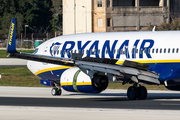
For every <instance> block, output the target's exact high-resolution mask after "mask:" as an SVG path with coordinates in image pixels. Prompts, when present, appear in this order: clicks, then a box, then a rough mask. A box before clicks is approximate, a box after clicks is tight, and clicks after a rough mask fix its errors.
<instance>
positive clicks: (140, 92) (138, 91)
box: [127, 85, 147, 100]
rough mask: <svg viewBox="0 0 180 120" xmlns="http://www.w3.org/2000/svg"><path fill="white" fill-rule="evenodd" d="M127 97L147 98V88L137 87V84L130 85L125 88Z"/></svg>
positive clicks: (132, 98) (134, 98)
mask: <svg viewBox="0 0 180 120" xmlns="http://www.w3.org/2000/svg"><path fill="white" fill-rule="evenodd" d="M127 97H128V99H129V100H136V99H139V100H145V99H146V98H147V89H146V88H145V87H144V86H140V85H139V87H137V85H134V86H131V87H129V88H128V90H127Z"/></svg>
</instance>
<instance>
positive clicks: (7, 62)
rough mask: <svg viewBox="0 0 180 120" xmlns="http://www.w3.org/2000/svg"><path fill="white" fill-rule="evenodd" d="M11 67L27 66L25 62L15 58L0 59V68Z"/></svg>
mask: <svg viewBox="0 0 180 120" xmlns="http://www.w3.org/2000/svg"><path fill="white" fill-rule="evenodd" d="M5 66H11V67H13V66H14V67H18V66H27V60H22V59H17V58H0V67H5Z"/></svg>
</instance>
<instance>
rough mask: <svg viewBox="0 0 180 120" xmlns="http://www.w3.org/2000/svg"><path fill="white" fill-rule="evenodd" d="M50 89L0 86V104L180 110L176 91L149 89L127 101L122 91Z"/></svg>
mask: <svg viewBox="0 0 180 120" xmlns="http://www.w3.org/2000/svg"><path fill="white" fill-rule="evenodd" d="M3 88H4V90H3ZM21 89H22V90H21ZM50 90H51V89H50V88H16V87H10V88H9V87H8V88H5V87H0V106H34V107H68V108H104V109H107V108H108V109H149V110H180V92H173V91H149V94H148V98H147V99H146V100H128V99H127V97H126V91H125V90H106V91H104V92H103V93H101V94H81V93H71V92H66V91H63V94H62V96H55V97H54V96H51V94H50ZM28 91H29V92H28ZM17 93H18V94H17ZM33 93H34V94H33Z"/></svg>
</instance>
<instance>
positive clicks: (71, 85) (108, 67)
mask: <svg viewBox="0 0 180 120" xmlns="http://www.w3.org/2000/svg"><path fill="white" fill-rule="evenodd" d="M15 30H16V25H15V19H12V22H11V26H10V31H9V38H8V43H7V53H10V55H9V56H10V57H15V58H21V59H27V60H29V61H28V62H27V67H28V68H29V70H30V71H31V72H32V73H33V74H34V75H36V76H38V77H39V78H40V79H41V80H40V81H41V84H43V85H47V86H52V87H53V88H52V91H51V93H52V95H61V88H63V89H64V90H66V91H73V92H85V93H100V92H102V91H103V90H105V89H106V88H107V86H108V83H109V81H113V82H122V84H123V85H124V84H132V86H131V87H129V88H128V90H127V97H128V98H129V99H130V100H135V99H146V97H147V90H146V88H145V87H144V86H142V85H143V84H148V85H160V84H163V85H165V87H166V88H167V89H170V90H178V91H179V90H180V50H179V49H180V37H179V35H180V31H158V32H157V31H150V32H107V33H85V34H75V35H65V36H59V37H55V38H52V39H50V40H48V41H46V42H44V43H43V44H41V45H40V46H38V47H37V48H36V49H35V51H34V53H33V54H28V53H21V52H17V51H16V32H15Z"/></svg>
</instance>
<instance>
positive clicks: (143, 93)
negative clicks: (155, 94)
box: [138, 86, 147, 100]
mask: <svg viewBox="0 0 180 120" xmlns="http://www.w3.org/2000/svg"><path fill="white" fill-rule="evenodd" d="M138 92H139V94H138V99H139V100H145V99H146V98H147V89H146V88H145V87H144V86H140V87H139V88H138Z"/></svg>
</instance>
